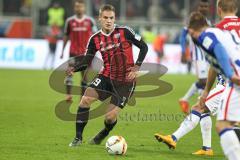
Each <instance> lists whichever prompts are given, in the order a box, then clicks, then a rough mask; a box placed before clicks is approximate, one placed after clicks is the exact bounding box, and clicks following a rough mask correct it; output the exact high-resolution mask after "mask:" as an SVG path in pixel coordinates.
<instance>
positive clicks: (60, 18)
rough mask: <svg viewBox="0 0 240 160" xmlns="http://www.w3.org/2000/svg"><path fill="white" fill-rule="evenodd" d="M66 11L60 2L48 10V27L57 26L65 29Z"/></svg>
mask: <svg viewBox="0 0 240 160" xmlns="http://www.w3.org/2000/svg"><path fill="white" fill-rule="evenodd" d="M64 15H65V10H64V8H63V7H61V6H60V4H59V3H58V2H54V3H53V5H52V7H51V8H49V9H48V18H49V19H48V25H49V26H52V25H57V26H58V27H63V25H64Z"/></svg>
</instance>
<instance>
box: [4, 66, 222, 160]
mask: <svg viewBox="0 0 240 160" xmlns="http://www.w3.org/2000/svg"><path fill="white" fill-rule="evenodd" d="M50 74H51V72H50V71H21V70H19V71H17V70H0V93H1V94H0V159H1V160H30V159H31V160H32V159H34V160H86V159H89V160H95V159H96V160H99V159H103V160H107V159H109V160H116V159H124V160H125V159H126V160H128V159H129V160H141V159H142V160H148V159H149V160H150V159H151V160H152V159H158V160H187V159H189V160H200V159H213V160H220V159H225V158H224V156H223V154H222V150H221V147H220V144H219V138H218V136H217V134H216V132H215V128H214V127H213V136H212V137H213V149H214V152H215V156H214V157H213V158H209V157H199V156H193V155H191V153H192V152H194V151H196V150H197V149H200V147H201V145H202V141H201V134H200V129H199V127H198V128H196V129H195V130H194V131H193V132H191V133H190V134H188V135H187V136H185V137H184V138H183V139H181V141H179V143H178V145H177V148H176V150H174V151H171V150H168V148H167V147H166V146H165V145H163V144H159V143H158V142H156V141H155V139H154V136H153V135H154V133H156V132H161V133H163V134H170V133H172V132H173V131H175V129H176V128H177V127H178V126H179V124H180V123H181V121H182V117H183V115H182V114H181V111H180V108H179V106H178V98H179V97H181V96H182V95H183V94H184V93H185V91H186V90H187V89H188V87H189V86H190V85H191V83H192V82H194V80H195V77H194V76H189V75H188V76H187V75H165V76H163V78H162V79H164V80H165V81H167V82H169V83H171V84H172V85H173V87H174V88H173V90H172V91H171V92H170V93H168V94H166V95H163V96H159V97H153V98H138V99H137V105H136V106H135V107H131V106H130V107H126V108H125V109H124V110H123V112H122V113H121V115H120V117H119V123H118V125H117V126H116V128H115V129H114V130H113V131H112V132H111V135H121V136H123V137H124V138H125V139H126V140H127V143H128V151H127V155H126V156H123V157H121V156H116V157H115V156H110V155H108V154H107V153H106V151H105V141H104V143H103V144H102V145H100V146H91V145H88V144H87V141H88V140H89V139H90V138H91V137H92V136H94V135H95V134H96V133H97V132H98V131H99V130H100V129H101V128H102V127H103V117H100V118H98V119H95V120H91V121H90V122H89V124H88V126H87V127H86V129H85V133H84V144H83V145H82V146H80V147H78V148H69V147H68V144H69V142H70V141H71V140H72V139H73V136H74V132H75V125H74V122H65V121H62V120H60V119H58V118H57V117H56V115H55V112H54V109H55V105H56V104H57V102H59V101H61V100H63V99H64V97H65V96H64V95H62V94H60V93H57V92H55V91H54V90H52V89H51V88H50V87H49V84H48V78H49V76H50ZM77 77H78V75H77ZM195 99H196V97H195ZM78 101H79V97H78V96H75V97H74V104H73V107H72V108H71V110H72V112H74V113H75V112H76V107H77V104H78ZM193 102H194V98H193V101H192V103H193ZM159 112H160V113H161V115H162V116H163V114H165V116H168V117H170V118H166V117H165V118H164V117H161V118H158V119H151V118H149V117H150V115H151V114H156V115H159ZM172 115H175V117H176V115H178V118H175V119H173V118H171V116H172ZM146 117H148V118H146ZM179 117H180V118H179ZM213 119H214V120H213V121H214V122H215V118H213Z"/></svg>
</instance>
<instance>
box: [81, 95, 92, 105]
mask: <svg viewBox="0 0 240 160" xmlns="http://www.w3.org/2000/svg"><path fill="white" fill-rule="evenodd" d="M93 101H94V100H93V98H91V97H86V96H83V97H82V99H81V102H80V106H88V107H90V105H91V104H92V103H93Z"/></svg>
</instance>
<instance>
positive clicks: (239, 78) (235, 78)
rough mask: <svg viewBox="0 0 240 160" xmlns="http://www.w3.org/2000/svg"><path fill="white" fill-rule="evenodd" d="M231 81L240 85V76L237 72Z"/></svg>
mask: <svg viewBox="0 0 240 160" xmlns="http://www.w3.org/2000/svg"><path fill="white" fill-rule="evenodd" d="M231 81H232V82H233V83H234V84H236V85H238V86H240V77H239V76H237V75H236V74H234V75H233V76H232V78H231Z"/></svg>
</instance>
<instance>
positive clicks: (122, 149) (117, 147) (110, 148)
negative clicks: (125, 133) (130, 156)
mask: <svg viewBox="0 0 240 160" xmlns="http://www.w3.org/2000/svg"><path fill="white" fill-rule="evenodd" d="M106 150H107V152H108V153H109V154H111V155H125V154H126V152H127V143H126V141H125V139H124V138H123V137H122V136H112V137H110V138H109V139H108V140H107V142H106Z"/></svg>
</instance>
